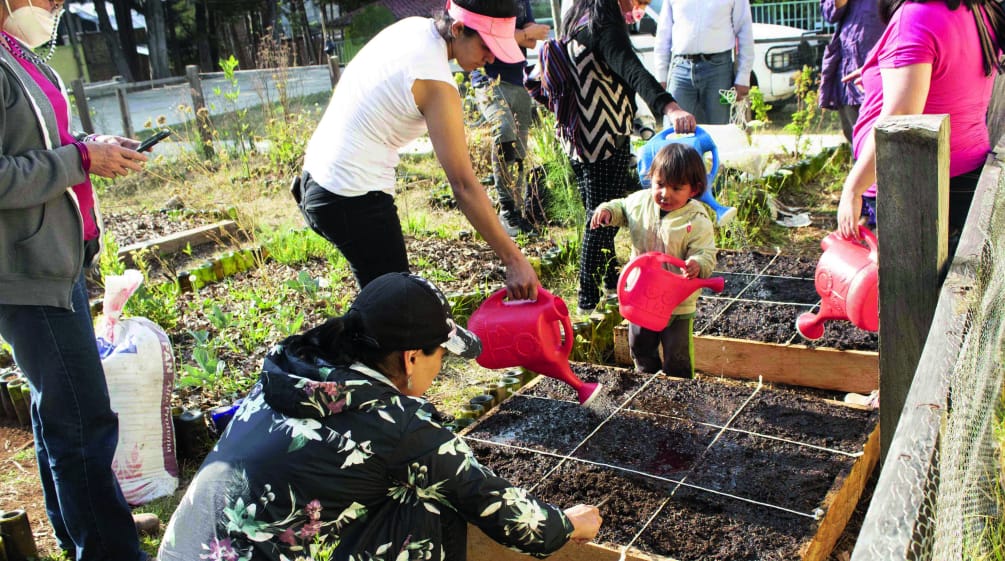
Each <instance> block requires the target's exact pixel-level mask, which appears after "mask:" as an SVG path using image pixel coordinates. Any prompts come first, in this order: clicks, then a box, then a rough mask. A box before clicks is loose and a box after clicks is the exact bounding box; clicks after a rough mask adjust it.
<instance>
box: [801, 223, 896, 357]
mask: <svg viewBox="0 0 1005 561" xmlns="http://www.w3.org/2000/svg"><path fill="white" fill-rule="evenodd" d="M859 232H860V235H861V236H862V239H863V240H865V245H862V243H861V242H859V241H858V240H854V239H850V238H845V237H844V236H842V235H841V234H838V233H837V232H831V233H830V234H827V237H825V238H824V239H823V240H821V241H820V247H822V248H823V250H824V253H823V255H821V256H820V261H819V262H818V263H817V272H816V278H815V279H814V280H815V284H816V287H817V294H819V295H820V298H821V301H820V312H819V313H816V314H814V313H812V312H806V313H805V314H800V316H799V318H798V319H796V329H797V330H798V331H799V334H800V335H802V336H803V337H805V338H807V339H809V340H811V341H815V340H817V339H819V338H821V337H823V335H824V325H823V324H824V322H825V321H828V320H832V319H846V320H849V321H851V322H852V323H853V324H855V326H856V327H858V328H860V329H865V330H866V331H877V330H878V329H879V266H878V265H877V259H878V252H879V245H878V242H877V241H876V234H873V233H872V231H871V230H869V229H868V228H865V227H862V226H859Z"/></svg>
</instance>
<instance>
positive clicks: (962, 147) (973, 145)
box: [853, 1, 994, 196]
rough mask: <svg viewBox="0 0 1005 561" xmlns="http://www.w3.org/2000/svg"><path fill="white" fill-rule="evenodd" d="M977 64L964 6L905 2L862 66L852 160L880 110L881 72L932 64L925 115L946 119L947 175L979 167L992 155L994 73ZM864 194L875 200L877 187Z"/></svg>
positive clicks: (978, 51) (978, 58)
mask: <svg viewBox="0 0 1005 561" xmlns="http://www.w3.org/2000/svg"><path fill="white" fill-rule="evenodd" d="M985 21H987V18H985ZM988 27H989V29H990V26H988ZM982 60H983V57H982V55H981V44H980V39H979V37H978V35H977V24H976V22H975V21H974V16H973V13H972V12H971V11H970V10H968V9H967V8H966V7H965V6H960V7H958V8H957V9H955V10H950V9H949V8H948V7H947V6H946V5H945V4H943V3H942V2H941V1H931V2H925V3H917V2H911V1H908V2H905V3H904V4H903V5H902V6H901V7H900V9H899V10H897V12H896V13H894V14H893V17H892V18H891V19H890V24H889V25H888V26H887V28H886V31H885V32H884V33H883V36H882V37H881V38H880V40H879V42H878V43H876V46H875V47H874V48H873V50H872V52H870V53H869V56H868V57H866V61H865V64H864V65H863V67H862V83H863V87H864V88H865V100H864V101H863V102H862V108H861V110H860V111H859V117H858V122H857V123H856V124H855V133H854V136H853V139H854V144H855V155H856V157H857V156H858V153H859V151H860V150H861V149H862V145H863V144H864V143H865V139H866V138H867V137H868V135H869V134H872V129H873V125H875V124H876V120H877V119H878V118H879V113H880V111H881V110H882V109H883V83H882V79H881V78H880V69H881V68H901V67H904V66H909V65H912V64H919V63H931V65H932V82H931V87H930V89H929V91H928V99H927V101H926V102H925V110H924V112H925V114H929V115H931V114H940V113H948V114H949V129H950V132H949V175H950V177H955V176H957V175H960V174H963V173H966V172H968V171H971V170H973V169H976V168H977V167H979V166H980V165H981V164H982V163H984V159H985V158H986V157H987V154H988V152H989V151H990V150H991V141H990V140H989V138H988V129H987V124H986V122H985V120H986V115H987V110H988V103H989V102H990V100H991V91H992V88H993V86H994V74H993V73H992V75H991V76H985V75H984V66H983V63H982ZM865 194H866V195H871V196H875V194H876V186H875V185H873V186H872V187H870V188H869V190H868V191H866V193H865Z"/></svg>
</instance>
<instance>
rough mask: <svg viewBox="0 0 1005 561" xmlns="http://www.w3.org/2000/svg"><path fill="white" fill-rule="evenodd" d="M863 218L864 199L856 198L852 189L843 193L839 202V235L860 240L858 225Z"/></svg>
mask: <svg viewBox="0 0 1005 561" xmlns="http://www.w3.org/2000/svg"><path fill="white" fill-rule="evenodd" d="M861 216H862V197H860V196H856V195H855V193H854V192H853V191H852V190H851V189H847V188H846V189H844V190H843V191H841V200H840V201H839V202H838V214H837V222H838V233H839V234H841V235H842V236H844V237H846V238H855V239H858V238H859V232H858V224H859V219H860V218H861Z"/></svg>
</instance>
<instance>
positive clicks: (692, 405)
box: [469, 365, 877, 561]
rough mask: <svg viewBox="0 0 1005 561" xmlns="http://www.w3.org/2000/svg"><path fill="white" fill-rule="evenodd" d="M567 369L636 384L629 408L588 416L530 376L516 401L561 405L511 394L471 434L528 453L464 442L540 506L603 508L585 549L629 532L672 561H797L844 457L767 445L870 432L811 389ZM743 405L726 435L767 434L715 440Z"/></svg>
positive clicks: (861, 420)
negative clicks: (592, 538)
mask: <svg viewBox="0 0 1005 561" xmlns="http://www.w3.org/2000/svg"><path fill="white" fill-rule="evenodd" d="M578 366H579V365H575V366H574V370H576V371H577V373H579V374H580V375H581V376H583V377H584V378H585V377H586V375H590V376H592V378H593V379H596V380H604V381H605V382H606V383H608V384H609V385H610V386H611V387H612V389H613V390H614V391H615V393H616V394H624V393H625V392H626V390H627V391H628V392H629V393H631V390H630V388H635V389H637V388H640V387H642V388H643V389H642V390H641V392H639V393H638V395H637V396H636V397H635V399H633V400H632V401H631V402H630V403H629V405H630V406H631V408H632V409H633V410H631V411H627V410H622V411H614V412H613V415H607V416H604V415H602V414H597V411H595V410H591V409H589V408H583V407H580V406H578V405H576V404H575V402H574V401H570V400H572V399H574V398H573V394H572V392H571V389H570V390H568V393H566V392H564V390H563V388H562V386H563V384H561V383H560V382H557V381H555V380H551V379H541V380H539V382H538V383H537V384H535V385H534V386H532V387H530V388H527V389H526V390H525V391H527V392H528V393H533V394H535V395H538V396H545V395H551V394H555V395H557V396H558V397H561V398H562V399H564V400H566V401H554V400H551V399H547V398H545V397H525V396H523V395H519V394H518V395H516V396H514V397H512V398H510V399H509V400H508V401H506V402H504V403H503V404H502V405H501V406H500V408H499V411H498V412H497V413H495V414H493V415H491V416H488V417H486V418H484V419H483V420H482V421H480V422H478V423H477V424H476V425H474V426H473V427H472V429H471V432H470V433H469V436H472V437H475V438H478V439H481V440H484V441H488V442H500V443H505V444H507V445H515V446H520V447H524V448H527V449H528V450H521V451H514V450H504V451H502V452H499V451H496V450H493V446H492V445H491V444H485V443H473V444H472V447H473V449H474V450H475V453H476V455H478V457H479V459H480V460H481V461H483V463H485V464H486V465H487V466H489V467H491V468H492V469H494V470H496V471H497V473H499V475H501V476H503V477H506V478H508V479H511V480H513V481H519V482H520V484H524V485H526V483H524V482H530V485H531V490H532V491H533V492H534V494H535V495H537V496H538V497H539V498H541V499H543V500H545V501H548V502H551V503H553V504H556V505H559V506H562V507H563V508H565V507H568V506H572V505H574V504H578V503H585V504H602V506H601V513H602V515H603V516H604V520H605V522H604V525H603V527H602V529H601V534H600V535H599V536H598V539H597V541H599V542H602V543H606V544H608V545H611V546H613V547H619V548H620V547H624V546H627V545H629V544H630V543H632V540H633V539H634V537H635V536H636V535H637V534H639V532H640V531H641V535H639V538H638V540H637V541H636V542H634V543H632V545H633V546H634V547H636V548H638V549H640V550H642V551H645V552H648V553H651V554H656V555H661V556H670V557H673V558H675V559H679V560H681V561H685V560H698V559H702V560H723V561H727V560H728V561H736V560H742V559H750V560H755V559H756V560H763V559H794V558H797V556H798V549H799V547H800V545H801V544H803V543H804V542H805V541H806V540H808V539H810V538H811V537H812V535H813V533H814V532H815V531H816V522H815V521H814V519H813V518H812V515H813V514H814V511H815V510H816V509H818V508H824V507H826V506H827V505H826V504H825V503H824V501H825V498H826V496H827V493H828V491H829V490H831V488H832V487H833V486H834V484H835V481H836V480H838V478H839V477H840V476H841V475H842V474H845V473H847V471H848V470H849V469H851V467H852V465H853V464H854V462H855V458H854V457H852V456H850V455H848V454H841V453H837V452H834V451H828V450H821V449H819V448H814V447H810V446H805V445H800V444H798V443H796V442H783V441H781V440H778V439H779V438H783V439H786V440H791V441H798V442H803V443H806V444H815V445H817V446H825V447H829V448H837V449H840V450H842V451H847V452H856V451H860V450H861V448H862V444H863V443H864V442H865V440H866V438H867V436H868V434H869V431H870V430H871V429H872V428H873V427H874V426H875V423H876V422H877V419H876V414H875V413H874V412H870V411H863V410H859V409H854V408H850V407H845V406H842V405H840V404H832V403H828V402H826V401H824V400H822V399H821V398H820V397H818V395H819V394H820V392H799V391H796V390H792V389H786V388H768V387H764V388H761V389H760V391H758V392H756V393H754V391H753V387H752V385H751V384H747V383H740V382H730V381H719V380H716V379H710V378H703V379H697V380H677V379H670V378H666V377H663V376H655V377H653V376H649V375H642V374H635V373H632V372H630V371H626V370H623V369H609V370H610V372H608V373H606V374H605V373H603V372H600V371H599V369H598V368H597V367H591V369H590V371H586V369H582V368H579V367H578ZM612 377H623V378H628V379H629V380H627V381H623V382H620V383H619V382H615V381H614V380H612ZM643 384H645V386H644V387H643ZM751 395H753V397H751ZM748 398H750V402H749V403H748V404H747V405H746V406H745V408H744V409H743V410H742V411H741V412H740V414H739V415H738V416H736V418H735V419H734V420H733V422H732V424H731V425H730V427H732V428H736V429H742V430H748V431H756V432H758V433H760V434H762V435H768V436H773V437H775V438H765V437H764V436H761V435H755V434H747V433H741V432H735V431H730V430H727V431H726V432H724V433H723V434H721V436H719V437H718V439H716V436H717V435H718V434H719V433H720V430H719V429H718V428H717V426H715V425H719V424H724V423H725V422H727V421H728V420H729V419H731V418H732V417H733V416H734V413H735V412H737V411H738V410H739V409H740V407H741V405H742V404H743V403H744V402H745V401H746V400H747V399H748ZM611 401H617V398H613V397H612V398H611ZM636 409H637V410H638V411H635V410H636ZM704 423H709V424H704ZM584 438H585V439H586V440H585V441H583V440H582V439H584ZM529 449H536V450H548V451H549V452H554V453H557V454H559V455H563V454H567V453H569V452H568V451H570V450H575V451H573V452H571V454H572V457H570V458H567V459H565V460H564V461H562V463H561V464H560V465H559V467H558V468H557V469H555V470H554V471H551V467H552V466H554V465H555V462H556V460H557V459H556V458H555V457H554V456H545V455H540V454H535V453H533V452H532V451H531V450H529ZM563 450H564V451H565V452H563ZM496 461H498V462H499V465H494V464H493V462H496ZM549 472H550V473H549ZM542 474H544V475H542ZM681 481H683V484H682V486H681V485H678V483H680V482H681ZM709 490H711V491H718V492H719V493H727V494H728V495H732V496H726V495H723V494H715V493H714V492H710V491H709ZM744 499H746V500H744ZM752 501H753V502H757V503H765V504H764V505H761V504H754V503H753V502H752ZM789 511H794V513H793V512H789ZM654 514H656V517H655V518H654V519H653V520H652V521H651V523H649V524H648V525H647V523H648V522H649V520H650V518H651V517H652V516H653V515H654Z"/></svg>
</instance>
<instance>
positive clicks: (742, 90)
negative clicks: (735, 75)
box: [733, 84, 750, 101]
mask: <svg viewBox="0 0 1005 561" xmlns="http://www.w3.org/2000/svg"><path fill="white" fill-rule="evenodd" d="M733 89H734V90H736V101H740V100H741V99H743V98H745V97H747V94H749V93H750V86H741V85H740V84H733Z"/></svg>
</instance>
